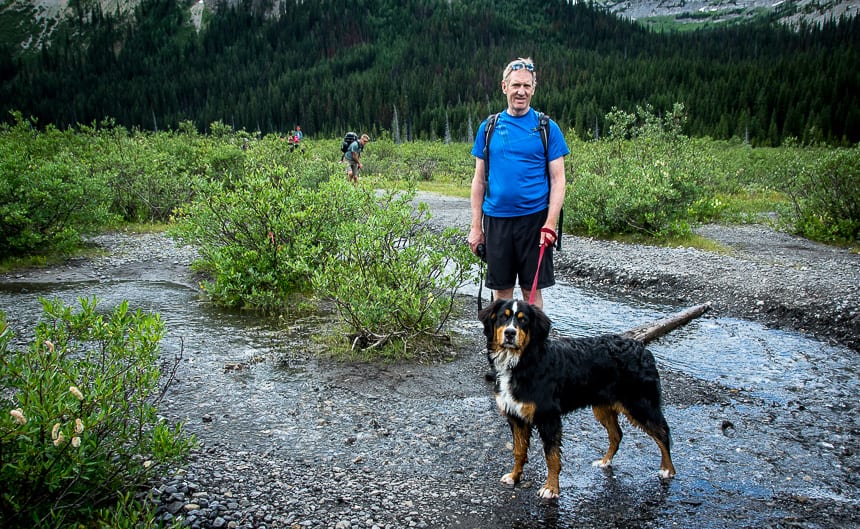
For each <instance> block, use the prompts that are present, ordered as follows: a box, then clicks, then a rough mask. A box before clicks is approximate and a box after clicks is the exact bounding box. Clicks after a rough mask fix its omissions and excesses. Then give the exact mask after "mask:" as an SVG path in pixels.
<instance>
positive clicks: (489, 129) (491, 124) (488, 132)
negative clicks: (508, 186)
mask: <svg viewBox="0 0 860 529" xmlns="http://www.w3.org/2000/svg"><path fill="white" fill-rule="evenodd" d="M499 114H501V112H499V113H498V114H493V115H491V116H490V117H488V118H487V126H486V128H485V129H484V196H485V197H487V196H490V138H492V137H493V131H495V130H496V123H497V122H498V121H499Z"/></svg>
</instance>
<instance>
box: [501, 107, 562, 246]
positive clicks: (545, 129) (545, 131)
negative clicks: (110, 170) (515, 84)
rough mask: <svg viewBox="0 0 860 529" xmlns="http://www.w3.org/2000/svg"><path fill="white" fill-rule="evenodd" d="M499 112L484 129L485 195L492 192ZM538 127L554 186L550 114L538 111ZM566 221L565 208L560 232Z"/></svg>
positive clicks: (557, 242) (550, 182)
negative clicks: (492, 149) (492, 143)
mask: <svg viewBox="0 0 860 529" xmlns="http://www.w3.org/2000/svg"><path fill="white" fill-rule="evenodd" d="M499 114H501V112H499V113H497V114H493V115H491V116H490V117H488V118H487V127H486V128H485V129H484V195H485V196H487V195H489V194H490V138H492V137H493V131H495V130H496V123H497V122H498V121H499ZM538 128H539V129H540V140H541V142H542V143H543V155H544V159H546V178H547V183H548V185H549V186H550V188H551V187H552V180H551V179H550V177H549V116H547V115H546V114H544V113H543V112H538ZM563 223H564V208H562V210H561V211H559V214H558V232H559V234H561V233H562V224H563ZM555 246H556V249H558V250H561V237H560V236H559V238H558V239H556V241H555Z"/></svg>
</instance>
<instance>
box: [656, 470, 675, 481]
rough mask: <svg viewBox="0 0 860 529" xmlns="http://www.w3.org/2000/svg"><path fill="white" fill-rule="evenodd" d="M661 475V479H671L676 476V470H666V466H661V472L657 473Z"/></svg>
mask: <svg viewBox="0 0 860 529" xmlns="http://www.w3.org/2000/svg"><path fill="white" fill-rule="evenodd" d="M657 475H658V476H660V479H670V478H674V477H675V472H674V471H673V470H666V469H665V468H661V469H660V472H658V473H657Z"/></svg>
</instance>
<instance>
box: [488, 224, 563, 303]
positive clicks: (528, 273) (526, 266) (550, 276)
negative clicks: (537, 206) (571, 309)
mask: <svg viewBox="0 0 860 529" xmlns="http://www.w3.org/2000/svg"><path fill="white" fill-rule="evenodd" d="M546 215H547V210H543V211H539V212H537V213H532V214H531V215H525V216H522V217H509V218H506V217H490V216H486V215H485V216H484V243H485V245H486V251H487V279H486V281H485V283H484V284H485V285H486V286H487V288H491V289H493V290H507V289H509V288H514V287H515V286H516V285H517V281H518V280H519V285H520V288H525V289H526V290H531V288H532V283H533V282H534V278H535V269H536V268H537V264H538V257H539V256H540V229H541V228H542V227H543V225H544V222H546ZM552 250H553V247H552V246H547V247H546V249H545V250H544V254H543V261H541V267H540V276H539V278H538V284H537V287H538V289H544V288H547V287H551V286H553V285H554V284H555V268H554V267H553V263H552Z"/></svg>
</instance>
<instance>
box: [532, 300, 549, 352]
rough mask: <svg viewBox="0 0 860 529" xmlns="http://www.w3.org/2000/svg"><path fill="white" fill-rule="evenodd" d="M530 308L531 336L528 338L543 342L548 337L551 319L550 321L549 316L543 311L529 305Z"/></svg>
mask: <svg viewBox="0 0 860 529" xmlns="http://www.w3.org/2000/svg"><path fill="white" fill-rule="evenodd" d="M531 309H532V324H531V327H532V328H531V332H532V335H533V336H532V337H531V338H530V340H532V341H536V343H543V342H544V340H546V339H547V338H548V337H549V330H550V328H551V327H552V321H550V319H549V316H547V315H546V313H545V312H544V311H542V310H541V309H539V308H538V307H535V306H534V305H531Z"/></svg>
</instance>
